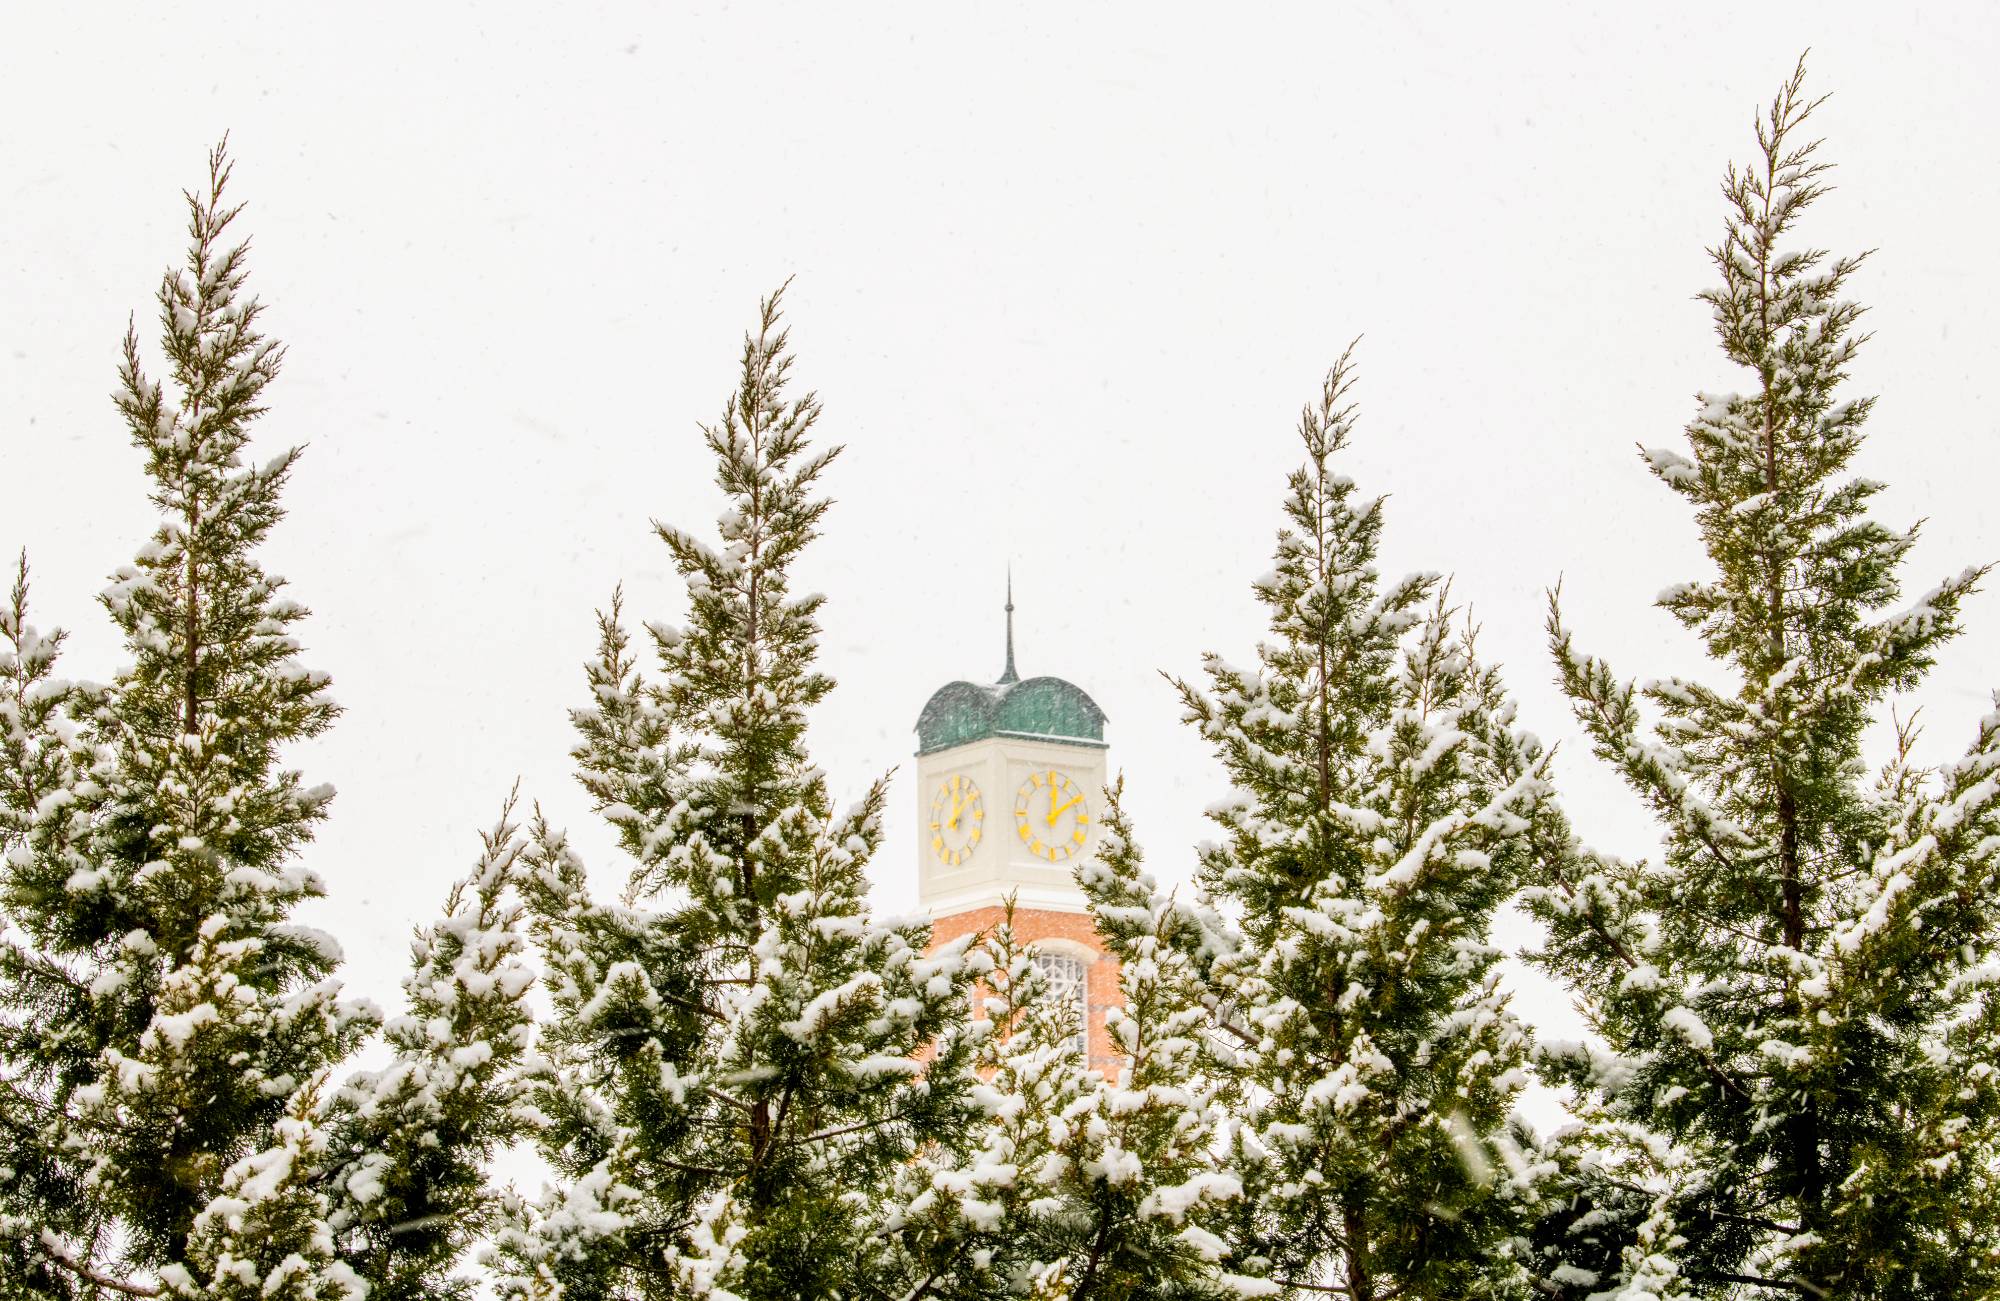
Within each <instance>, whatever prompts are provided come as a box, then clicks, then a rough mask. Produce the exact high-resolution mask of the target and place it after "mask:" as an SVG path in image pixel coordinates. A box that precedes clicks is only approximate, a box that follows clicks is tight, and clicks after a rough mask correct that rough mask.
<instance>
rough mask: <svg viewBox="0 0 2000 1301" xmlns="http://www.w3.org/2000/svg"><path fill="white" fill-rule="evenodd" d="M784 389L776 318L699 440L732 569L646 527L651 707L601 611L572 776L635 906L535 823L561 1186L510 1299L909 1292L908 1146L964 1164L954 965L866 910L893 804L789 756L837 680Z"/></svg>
mask: <svg viewBox="0 0 2000 1301" xmlns="http://www.w3.org/2000/svg"><path fill="white" fill-rule="evenodd" d="M791 365H792V362H791V358H790V355H789V354H788V352H787V351H786V338H785V334H784V332H783V331H782V330H781V329H780V327H779V302H778V297H777V296H776V295H774V296H773V297H772V298H771V299H769V300H767V301H766V302H765V303H764V304H763V310H762V313H761V316H760V318H759V322H758V327H757V330H756V332H755V333H754V334H753V335H751V336H749V337H748V338H746V340H745V343H744V349H743V356H742V369H741V379H740V382H739V384H738V386H737V389H736V391H735V392H734V394H732V395H731V397H730V399H729V403H728V406H727V409H726V410H725V411H724V413H723V417H722V419H721V421H720V422H718V423H717V424H715V425H713V426H708V427H705V429H704V435H705V438H706V442H707V446H708V448H709V450H710V451H711V452H712V453H713V454H714V456H715V460H716V464H717V471H718V473H717V478H718V482H719V484H720V486H721V488H722V491H723V493H724V495H725V497H726V498H727V501H728V505H727V507H726V509H725V510H724V512H723V514H722V517H721V522H720V533H721V546H720V548H719V549H718V548H714V547H711V546H709V545H707V544H705V543H703V542H702V541H700V540H698V539H697V538H696V537H694V536H693V535H692V534H690V533H687V532H683V531H681V530H679V529H675V528H669V527H665V526H661V527H659V530H658V531H659V534H660V537H661V539H662V540H663V541H664V542H665V544H666V546H667V548H668V550H669V552H670V554H671V555H672V557H673V560H674V565H675V568H676V569H677V570H678V572H679V573H680V574H681V576H682V577H683V578H684V579H685V580H686V583H687V592H688V601H689V615H688V622H687V624H686V626H685V627H679V628H674V627H667V626H665V625H662V624H653V625H649V631H650V633H651V636H652V640H653V644H654V647H655V649H656V650H657V652H658V655H659V658H660V662H661V665H662V668H663V670H664V675H663V677H662V679H661V681H660V682H659V683H658V684H657V685H655V684H653V683H649V682H647V681H646V680H645V679H644V678H643V677H642V676H641V675H640V674H639V672H638V670H637V668H636V665H635V663H634V658H633V656H632V655H631V654H630V652H629V649H628V642H627V639H626V635H625V633H624V631H623V630H622V628H621V627H620V626H619V622H618V616H617V612H616V605H615V604H614V608H613V612H612V613H610V614H608V615H606V616H605V617H603V618H601V619H600V629H599V631H600V643H599V654H598V660H597V663H596V664H595V665H593V667H592V668H591V670H590V674H589V679H590V685H591V691H592V694H593V696H594V700H593V702H592V704H591V705H590V706H589V707H588V708H585V709H582V710H579V711H577V714H576V722H577V726H578V730H579V733H580V736H581V741H580V744H579V745H578V747H577V749H576V751H575V755H576V758H577V760H578V763H579V766H580V768H581V775H582V778H583V781H584V785H585V787H586V789H588V790H589V791H590V792H591V793H592V795H593V797H594V799H595V800H596V802H597V805H598V807H599V810H600V811H601V812H602V813H603V814H604V816H605V817H606V818H607V819H609V821H610V822H611V823H612V825H613V826H614V827H615V828H616V829H617V830H618V832H619V835H620V838H621V841H622V843H623V845H624V847H625V849H626V850H627V851H628V852H629V853H630V854H631V855H632V857H633V860H634V861H633V867H632V884H631V887H630V889H629V891H628V893H627V896H626V898H625V900H624V901H623V902H621V903H618V904H610V903H604V902H599V901H596V900H594V899H592V897H591V895H590V892H589V889H588V884H587V881H586V879H585V874H584V870H583V868H582V865H581V864H580V862H579V861H578V860H577V857H576V855H575V854H574V852H573V851H571V850H570V849H569V847H568V845H567V843H566V842H565V841H564V840H563V838H562V837H561V836H560V835H558V834H557V833H556V832H554V831H553V830H552V829H550V828H548V827H547V826H546V825H541V826H538V827H537V828H536V830H535V832H534V835H533V837H532V839H533V841H534V844H533V846H532V848H531V850H530V853H529V857H528V859H527V861H526V863H525V865H524V876H525V878H526V889H527V891H528V896H529V904H530V908H531V912H532V923H531V925H532V930H533V933H534V936H535V939H536V942H537V944H538V946H539V948H540V951H541V953H542V956H543V960H544V962H545V964H546V968H547V971H548V979H549V982H550V994H551V998H552V1000H553V1003H554V1005H555V1013H554V1018H553V1020H552V1022H551V1023H550V1024H549V1026H548V1029H547V1032H546V1034H545V1036H544V1039H543V1051H544V1053H545V1055H546V1056H547V1058H548V1059H549V1063H550V1068H549V1073H548V1074H547V1076H546V1077H545V1079H544V1081H543V1086H542V1087H541V1089H540V1090H539V1092H538V1094H537V1102H538V1105H539V1106H540V1107H541V1109H542V1111H543V1112H544V1113H545V1114H546V1116H547V1118H548V1124H547V1125H546V1127H545V1129H544V1130H543V1132H542V1135H541V1146H542V1149H543V1152H544V1154H545V1155H546V1157H547V1159H548V1160H549V1162H550V1164H551V1165H552V1166H553V1167H554V1169H555V1171H556V1173H557V1175H558V1176H559V1180H558V1183H557V1184H556V1185H555V1186H554V1187H553V1188H552V1189H550V1190H549V1192H548V1193H547V1195H545V1196H544V1197H543V1198H542V1199H540V1201H539V1202H537V1203H534V1204H530V1203H528V1202H526V1201H525V1200H520V1201H517V1202H516V1203H515V1204H514V1207H513V1213H512V1215H511V1217H510V1222H509V1224H508V1225H507V1227H506V1228H505V1229H504V1230H503V1232H502V1233H501V1235H500V1239H499V1242H498V1244H497V1247H496V1250H495V1252H494V1257H493V1259H494V1261H495V1263H496V1266H497V1267H498V1270H499V1273H500V1277H501V1286H502V1289H503V1291H504V1292H506V1293H507V1294H509V1295H527V1296H549V1295H556V1294H558V1293H561V1294H565V1295H583V1296H593V1297H636V1296H663V1295H674V1296H680V1295H703V1294H712V1295H718V1296H721V1295H730V1296H738V1297H744V1298H761V1297H772V1298H777V1297H787V1298H789V1297H797V1296H825V1297H833V1296H866V1295H876V1294H884V1295H888V1294H899V1293H900V1291H901V1289H900V1288H899V1287H898V1286H897V1285H896V1281H895V1280H896V1279H897V1278H898V1277H900V1273H901V1271H902V1270H903V1269H904V1268H905V1262H904V1261H903V1258H902V1256H901V1255H900V1254H899V1253H898V1252H897V1251H896V1250H895V1249H894V1248H893V1247H892V1245H891V1244H890V1243H889V1242H888V1240H887V1238H886V1236H885V1234H884V1232H883V1230H884V1225H885V1222H886V1217H887V1216H888V1214H889V1213H890V1210H891V1202H890V1196H889V1190H890V1185H891V1183H892V1182H893V1180H894V1178H895V1176H896V1175H897V1174H898V1172H899V1171H900V1170H901V1169H902V1167H903V1166H904V1165H905V1164H906V1163H907V1162H909V1161H910V1160H911V1159H912V1157H913V1156H914V1155H915V1154H916V1153H917V1152H918V1150H919V1149H921V1148H922V1147H924V1146H925V1145H926V1144H930V1143H944V1144H947V1145H953V1144H961V1143H963V1142H965V1141H966V1139H965V1137H964V1132H963V1131H964V1130H965V1129H966V1128H967V1126H966V1125H965V1124H964V1121H965V1120H966V1119H967V1117H968V1116H969V1115H970V1110H969V1109H970V1105H971V1104H970V1102H969V1100H968V1099H967V1096H966V1095H967V1090H968V1087H969V1082H970V1077H969V1074H968V1072H967V1069H966V1068H967V1064H968V1061H969V1054H970V1044H969V1041H968V1040H967V1039H966V1038H965V1037H964V1035H963V1034H962V1033H961V1032H960V1030H959V1027H960V1026H961V1025H962V1023H963V1021H964V1018H965V1011H966V1005H967V1001H968V992H969V980H970V974H971V973H970V970H969V969H968V967H967V953H966V950H967V947H968V946H969V941H963V942H960V943H958V944H956V945H953V946H948V947H946V948H945V949H943V950H942V951H940V952H939V953H938V954H936V955H933V956H929V957H927V956H925V952H924V950H925V948H926V946H927V943H928V940H929V928H928V926H927V924H923V923H918V922H905V921H894V920H890V921H884V920H878V919H876V918H873V917H871V916H870V914H869V910H868V906H867V902H866V880H865V878H864V876H863V867H864V865H865V864H866V862H867V861H868V858H869V856H870V855H871V854H872V853H873V852H874V850H875V848H876V845H877V842H878V840H879V838H880V822H879V815H880V812H881V806H882V799H883V787H882V785H881V784H880V783H877V784H875V785H874V786H872V787H871V788H870V789H869V790H868V791H867V793H866V794H865V795H864V796H863V798H862V799H861V800H860V802H859V803H858V804H856V805H855V806H854V807H853V808H852V809H850V810H849V811H847V812H844V813H836V812H835V811H834V810H833V805H832V797H831V794H830V792H829V790H828V785H827V781H826V778H825V777H824V775H823V774H821V773H820V771H819V770H818V769H816V768H814V767H812V766H811V764H810V763H809V762H808V759H807V756H806V751H805V744H804V738H805V725H806V710H807V709H808V708H809V707H810V706H811V705H813V704H814V703H815V702H817V701H819V700H820V699H822V698H823V697H824V696H825V695H826V693H827V692H828V691H829V690H830V689H831V688H832V686H833V683H832V680H831V679H830V678H828V677H827V676H826V675H825V674H823V673H821V672H819V671H818V670H817V669H816V668H815V667H814V659H815V656H816V643H817V639H818V622H817V619H816V614H817V611H818V609H819V607H820V604H821V600H822V598H820V597H819V596H816V595H799V594H795V593H794V592H793V591H792V586H791V580H790V575H789V569H790V566H791V563H792V562H793V560H794V559H796V557H797V556H798V554H799V552H800V551H801V549H802V548H804V547H805V546H806V545H807V544H808V543H809V542H810V541H811V540H812V539H813V537H814V536H815V535H816V533H817V530H818V525H819V522H820V519H821V517H822V515H823V514H824V512H825V511H826V509H827V506H828V502H827V501H826V499H824V498H822V497H819V496H816V495H815V490H816V487H817V484H818V481H819V479H820V476H821V475H822V473H823V472H824V471H825V469H826V467H827V465H828V463H829V462H830V461H831V460H832V459H833V457H834V455H835V451H836V450H837V449H833V450H825V451H813V450H812V449H810V448H809V446H808V436H809V435H810V433H811V431H812V428H813V426H814V424H815V422H816V421H817V420H818V418H819V412H820V408H819V404H818V402H817V401H816V400H815V399H814V398H813V397H811V396H810V395H808V396H805V397H802V398H798V399H796V400H794V401H791V402H789V403H788V402H787V401H786V399H785V396H784V393H785V388H786V385H787V382H788V378H789V373H790V370H791ZM927 1045H929V1046H930V1047H929V1052H930V1055H929V1056H928V1057H927V1058H926V1057H923V1056H921V1054H922V1053H923V1052H924V1051H925V1050H926V1046H927Z"/></svg>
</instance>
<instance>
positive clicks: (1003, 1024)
mask: <svg viewBox="0 0 2000 1301" xmlns="http://www.w3.org/2000/svg"><path fill="white" fill-rule="evenodd" d="M1109 795H1110V801H1109V805H1108V808H1107V812H1106V825H1105V831H1106V836H1105V840H1104V846H1103V849H1102V850H1101V853H1100V857H1099V859H1098V860H1096V861H1095V862H1093V863H1092V864H1091V865H1089V866H1088V867H1086V868H1084V869H1082V870H1081V871H1082V874H1083V875H1086V876H1088V877H1090V878H1091V879H1092V880H1093V881H1094V882H1095V883H1096V886H1095V888H1096V889H1097V890H1098V891H1099V892H1100V893H1102V894H1104V895H1106V896H1111V895H1116V896H1117V897H1118V898H1119V899H1120V900H1121V904H1120V906H1119V914H1120V918H1121V924H1120V930H1119V933H1118V936H1117V938H1116V939H1115V940H1114V941H1113V943H1114V945H1115V946H1116V948H1117V951H1118V952H1119V954H1120V956H1121V959H1122V963H1121V976H1120V983H1121V991H1122V993H1123V994H1124V998H1125V1002H1124V1006H1123V1007H1114V1008H1111V1009H1108V1010H1107V1013H1106V1024H1107V1026H1108V1028H1109V1029H1110V1031H1111V1033H1112V1035H1113V1037H1114V1038H1115V1039H1116V1040H1117V1043H1118V1046H1119V1049H1120V1051H1121V1054H1122V1057H1123V1060H1122V1062H1121V1064H1120V1067H1119V1069H1118V1071H1117V1073H1116V1075H1115V1077H1113V1078H1106V1077H1105V1076H1104V1075H1103V1074H1102V1073H1101V1072H1099V1071H1095V1070H1093V1069H1091V1068H1090V1066H1089V1063H1088V1060H1087V1059H1086V1057H1085V1056H1084V1054H1083V1053H1082V1052H1081V1051H1079V1048H1078V1044H1077V1036H1076V1019H1075V1010H1074V1008H1073V1006H1072V1005H1071V1004H1070V1003H1068V1002H1067V1001H1066V1000H1062V999H1058V998H1054V997H1052V996H1051V995H1050V992H1049V989H1048V980H1047V977H1046V975H1045V974H1044V972H1043V970H1042V968H1041V967H1040V966H1039V965H1038V963H1037V961H1036V958H1037V952H1036V949H1035V946H1033V945H1032V944H1028V943H1024V942H1023V941H1021V940H1020V939H1019V937H1018V935H1017V934H1016V932H1015V930H1014V926H1013V909H1012V907H1011V906H1009V907H1008V908H1007V910H1006V912H1005V914H1004V916H1003V919H1002V921H1001V922H1000V924H999V925H997V926H995V927H994V928H993V929H992V931H991V932H990V933H988V934H987V935H986V936H985V938H984V942H983V944H982V950H983V952H982V954H977V955H974V956H975V957H983V958H984V961H981V962H978V963H977V964H976V966H977V967H978V968H979V969H982V970H983V971H984V976H983V981H984V986H985V997H984V999H983V1003H984V1009H983V1010H984V1011H985V1013H986V1016H985V1019H984V1020H983V1022H981V1023H980V1026H979V1029H981V1030H982V1031H984V1033H983V1034H981V1035H979V1036H978V1037H977V1039H976V1042H977V1044H978V1051H977V1054H976V1056H975V1058H974V1066H975V1069H976V1070H977V1071H978V1074H979V1077H980V1083H979V1085H978V1086H977V1087H976V1088H975V1089H974V1090H973V1095H974V1098H975V1100H976V1101H977V1103H978V1104H979V1106H980V1108H981V1111H982V1112H983V1114H984V1119H983V1122H982V1123H981V1124H980V1125H979V1126H978V1128H977V1130H976V1133H977V1136H978V1142H977V1143H976V1145H975V1146H974V1147H973V1148H972V1150H971V1151H969V1152H965V1153H959V1152H952V1151H948V1150H934V1151H929V1152H926V1153H924V1154H923V1157H922V1159H920V1160H919V1161H917V1162H915V1163H913V1164H912V1165H911V1166H910V1167H909V1168H908V1169H907V1170H906V1172H905V1177H904V1181H903V1182H904V1185H905V1192H904V1193H903V1195H902V1203H903V1204H902V1209H901V1211H900V1212H899V1213H898V1215H897V1217H896V1220H895V1222H894V1225H893V1227H894V1229H895V1239H896V1242H897V1243H898V1245H899V1247H900V1248H901V1249H903V1250H904V1251H906V1252H907V1253H909V1255H910V1256H911V1258H912V1261H913V1262H914V1264H913V1267H912V1268H911V1269H910V1270H909V1271H908V1274H909V1277H910V1278H911V1279H912V1281H913V1282H914V1283H915V1285H916V1287H917V1289H918V1290H919V1291H920V1292H921V1294H922V1295H924V1296H934V1297H938V1298H942V1299H945V1301H960V1299H964V1301H970V1299H971V1298H981V1297H1008V1296H1024V1295H1025V1296H1030V1297H1036V1298H1051V1299H1053V1298H1058V1297H1059V1298H1064V1299H1065V1301H1125V1299H1127V1298H1137V1297H1159V1298H1206V1297H1228V1296H1236V1295H1240V1294H1241V1291H1242V1288H1244V1287H1248V1288H1249V1289H1250V1291H1251V1293H1252V1294H1255V1291H1256V1284H1255V1283H1254V1282H1250V1283H1246V1282H1245V1281H1244V1280H1241V1279H1237V1278H1234V1277H1232V1276H1230V1275H1229V1274H1227V1273H1226V1271H1224V1270H1223V1269H1222V1268H1221V1266H1220V1265H1219V1263H1218V1262H1219V1260H1220V1258H1221V1256H1222V1253H1223V1251H1224V1244H1223V1242H1222V1241H1221V1239H1219V1238H1217V1237H1216V1236H1215V1235H1214V1234H1212V1233H1209V1232H1208V1231H1207V1230H1206V1229H1205V1228H1203V1227H1202V1226H1203V1222H1204V1221H1205V1219H1206V1218H1207V1216H1208V1213H1209V1212H1210V1211H1211V1209H1212V1208H1213V1207H1214V1206H1215V1205H1216V1204H1218V1203H1221V1202H1225V1201H1228V1200H1229V1199H1231V1198H1233V1197H1234V1196H1236V1194H1237V1192H1238V1187H1237V1183H1236V1180H1235V1179H1234V1177H1233V1176H1231V1175H1230V1174H1229V1173H1228V1172H1227V1171H1225V1170H1222V1169H1221V1168H1219V1165H1218V1161H1217V1157H1218V1155H1219V1152H1218V1145H1217V1142H1216V1136H1217V1133H1218V1131H1219V1128H1220V1126H1221V1124H1222V1098H1221V1096H1220V1095H1221V1094H1222V1093H1223V1092H1224V1091H1225V1090H1226V1089H1227V1087H1228V1083H1229V1079H1228V1075H1227V1073H1226V1071H1223V1070H1219V1069H1218V1065H1219V1062H1218V1060H1217V1058H1216V1055H1215V1053H1214V1051H1213V1049H1212V1046H1211V1045H1210V1043H1209V1041H1208V1039H1207V1035H1206V1029H1207V1021H1208V1014H1207V1011H1206V1008H1205V1007H1204V1006H1203V1004H1202V1000H1201V985H1200V981H1199V979H1198V975H1197V972H1196V968H1195V963H1194V961H1193V959H1192V958H1191V957H1190V956H1189V951H1188V950H1190V949H1192V950H1193V951H1196V952H1198V951H1199V950H1200V944H1199V941H1198V937H1192V936H1189V935H1185V934H1183V932H1186V931H1188V930H1189V929H1190V927H1191V926H1192V925H1193V923H1192V922H1191V921H1190V919H1189V918H1188V916H1187V915H1185V914H1184V913H1183V911H1182V910H1181V909H1179V908H1178V907H1177V906H1176V905H1175V903H1174V901H1173V900H1172V898H1171V897H1169V896H1166V895H1163V894H1161V893H1160V892H1159V891H1158V889H1157V887H1156V886H1155V885H1154V883H1153V881H1152V880H1151V878H1149V877H1147V876H1145V875H1144V874H1143V873H1142V872H1141V871H1140V856H1139V851H1138V849H1137V847H1136V846H1135V845H1133V844H1132V842H1131V839H1130V834H1129V833H1130V825H1129V823H1128V822H1127V820H1126V818H1125V815H1124V812H1123V810H1122V808H1121V807H1120V806H1119V803H1118V798H1117V792H1116V791H1115V790H1114V791H1112V792H1110V793H1109ZM1189 938H1195V939H1196V942H1195V943H1193V944H1183V943H1181V942H1180V941H1183V940H1186V939H1189Z"/></svg>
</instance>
